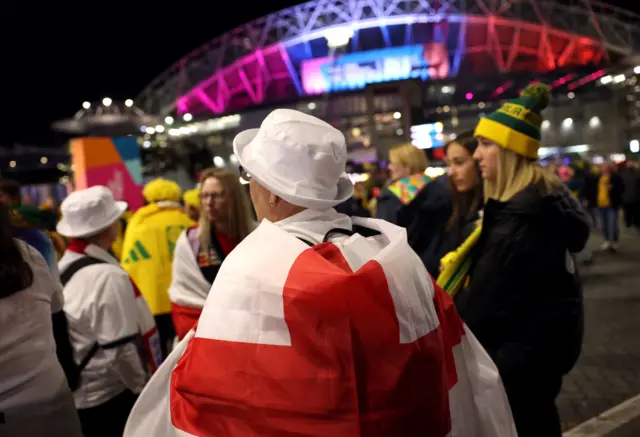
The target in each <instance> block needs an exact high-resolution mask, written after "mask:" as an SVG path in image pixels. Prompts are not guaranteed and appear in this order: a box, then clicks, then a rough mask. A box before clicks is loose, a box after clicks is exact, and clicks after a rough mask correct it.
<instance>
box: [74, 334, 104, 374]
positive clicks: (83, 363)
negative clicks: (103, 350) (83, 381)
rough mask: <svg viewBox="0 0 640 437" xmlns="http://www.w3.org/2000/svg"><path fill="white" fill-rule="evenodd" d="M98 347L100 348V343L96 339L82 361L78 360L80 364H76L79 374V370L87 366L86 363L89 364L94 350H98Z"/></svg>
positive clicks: (94, 352)
mask: <svg viewBox="0 0 640 437" xmlns="http://www.w3.org/2000/svg"><path fill="white" fill-rule="evenodd" d="M98 349H100V345H99V344H98V342H97V341H96V342H95V343H93V346H91V350H89V353H87V355H85V357H84V358H83V359H82V361H80V364H78V370H77V371H78V374H80V372H82V371H83V370H84V368H85V367H87V364H89V361H91V358H93V356H94V355H95V354H96V352H98Z"/></svg>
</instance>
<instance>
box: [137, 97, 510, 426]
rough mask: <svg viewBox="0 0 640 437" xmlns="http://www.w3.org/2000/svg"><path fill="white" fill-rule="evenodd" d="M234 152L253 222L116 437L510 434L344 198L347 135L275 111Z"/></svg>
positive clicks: (460, 338)
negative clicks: (341, 207) (246, 183)
mask: <svg viewBox="0 0 640 437" xmlns="http://www.w3.org/2000/svg"><path fill="white" fill-rule="evenodd" d="M234 151H235V154H236V156H237V157H238V161H239V162H240V164H241V166H242V173H243V177H244V178H246V179H250V184H251V185H250V191H251V199H252V201H253V204H254V206H255V209H256V213H257V215H258V219H259V220H261V224H260V226H258V228H257V229H256V230H254V231H253V232H252V233H251V234H250V235H249V236H248V237H247V238H245V239H244V240H243V241H242V242H241V243H240V244H239V245H238V246H236V248H235V249H234V250H233V251H232V252H231V253H230V254H229V255H228V257H227V258H226V259H225V261H224V263H223V264H222V266H221V268H220V271H219V273H218V275H217V276H216V279H215V281H214V283H213V286H212V288H211V291H210V292H209V295H208V297H207V301H206V303H205V306H204V309H203V312H202V314H201V316H200V320H199V322H198V325H197V327H196V328H195V330H192V331H191V332H190V333H189V334H188V335H187V336H186V337H185V338H184V340H183V341H182V342H180V344H179V345H178V346H177V347H176V349H175V350H174V351H173V352H172V353H171V355H170V356H169V358H167V360H166V361H165V362H164V363H163V365H162V367H161V368H160V369H159V370H158V372H156V374H155V375H154V377H153V378H152V379H151V381H150V382H149V384H148V385H147V387H146V388H145V390H144V391H143V392H142V394H141V396H140V398H139V400H138V402H137V403H136V405H135V407H134V409H133V411H132V412H131V416H130V417H129V421H128V422H127V428H126V429H125V437H147V436H151V435H152V436H155V437H174V436H175V437H177V436H186V435H193V436H216V437H250V436H251V437H253V436H260V437H277V436H282V435H300V436H302V435H304V436H310V437H324V436H331V437H357V436H374V435H375V436H377V437H396V436H416V437H418V436H426V435H428V436H431V437H445V436H451V437H481V436H484V437H489V436H491V437H494V436H500V437H514V436H515V435H516V433H515V428H514V425H513V419H512V417H511V411H510V409H509V404H508V401H507V398H506V395H505V393H504V389H503V387H502V383H501V381H500V377H499V375H498V371H497V369H496V367H495V365H494V364H493V362H492V361H491V359H490V358H489V357H488V355H487V354H486V352H485V351H484V349H482V347H481V346H480V345H479V344H478V342H477V341H476V339H475V338H474V337H473V334H471V333H470V332H469V331H468V330H467V329H466V327H465V326H464V324H463V323H462V321H461V320H460V318H459V316H458V314H457V312H456V310H455V307H454V306H453V303H452V302H451V299H450V298H449V297H448V295H447V294H446V293H444V292H443V291H442V290H441V289H439V288H438V287H437V286H436V285H435V284H434V282H433V280H432V278H431V277H430V276H429V274H428V273H427V271H426V270H425V268H424V266H423V264H422V262H421V261H420V258H419V257H418V256H417V255H416V254H415V253H414V252H413V251H412V250H411V248H410V246H409V244H408V243H407V236H406V232H405V230H404V229H403V228H400V227H397V226H395V225H392V224H390V223H387V222H385V221H383V220H376V219H364V218H353V219H352V218H350V217H348V216H346V215H342V214H339V213H337V212H336V211H335V210H334V209H333V207H334V206H335V205H338V204H339V203H342V202H343V201H345V200H347V199H349V197H351V193H352V191H353V187H352V186H351V183H350V182H349V179H348V178H347V176H346V174H345V163H346V158H347V150H346V144H345V139H344V136H343V135H342V134H341V133H340V132H339V131H338V130H336V129H335V128H333V127H332V126H330V125H329V124H327V123H325V122H324V121H322V120H319V119H317V118H315V117H312V116H310V115H307V114H304V113H301V112H297V111H293V110H288V109H278V110H275V111H273V112H272V113H271V114H270V115H269V116H267V118H266V119H265V120H264V121H263V123H262V125H261V127H260V129H252V130H249V131H245V132H242V133H240V134H239V135H238V136H237V137H236V138H235V140H234Z"/></svg>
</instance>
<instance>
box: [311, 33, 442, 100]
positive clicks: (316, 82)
mask: <svg viewBox="0 0 640 437" xmlns="http://www.w3.org/2000/svg"><path fill="white" fill-rule="evenodd" d="M448 74H449V58H448V55H447V52H446V48H445V47H444V45H442V44H437V43H431V44H424V45H422V44H420V45H413V46H404V47H393V48H387V49H380V50H371V51H367V52H358V53H348V54H345V55H342V56H339V57H325V58H318V59H311V60H308V61H303V62H302V64H301V75H302V86H303V88H304V91H305V92H306V93H307V94H321V93H324V92H329V91H345V90H355V89H361V88H364V87H365V86H366V85H368V84H371V83H379V82H389V81H394V80H405V79H412V78H417V79H422V80H426V79H427V78H432V79H441V78H444V77H447V75H448Z"/></svg>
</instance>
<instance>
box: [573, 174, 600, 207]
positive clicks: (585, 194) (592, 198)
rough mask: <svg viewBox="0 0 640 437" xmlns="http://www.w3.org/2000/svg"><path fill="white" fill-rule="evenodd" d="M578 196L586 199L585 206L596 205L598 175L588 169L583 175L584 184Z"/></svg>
mask: <svg viewBox="0 0 640 437" xmlns="http://www.w3.org/2000/svg"><path fill="white" fill-rule="evenodd" d="M578 197H580V199H581V200H583V201H586V203H587V208H589V209H591V208H597V207H598V175H596V174H594V173H592V172H590V171H588V172H585V175H584V184H583V185H582V191H581V192H580V193H579V195H578Z"/></svg>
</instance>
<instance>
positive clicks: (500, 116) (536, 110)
mask: <svg viewBox="0 0 640 437" xmlns="http://www.w3.org/2000/svg"><path fill="white" fill-rule="evenodd" d="M550 100H551V92H550V91H549V87H548V86H547V85H545V84H543V83H537V84H535V85H530V86H528V87H527V88H526V89H525V90H524V91H522V93H521V94H520V97H518V98H517V99H513V100H509V101H507V102H506V103H504V104H503V105H502V107H500V109H498V110H497V111H495V112H493V113H491V114H489V115H487V116H486V117H483V118H481V119H480V121H479V122H478V126H477V127H476V130H475V132H474V136H475V137H482V138H486V139H487V140H489V141H492V142H494V143H496V144H497V145H499V146H500V147H503V148H505V149H508V150H511V151H512V152H515V153H517V154H518V155H522V156H526V157H527V158H531V159H538V149H539V148H540V126H541V125H542V116H541V115H540V113H541V112H542V110H543V109H544V108H546V107H547V106H548V105H549V101H550Z"/></svg>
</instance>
